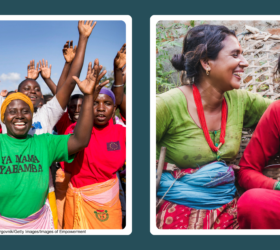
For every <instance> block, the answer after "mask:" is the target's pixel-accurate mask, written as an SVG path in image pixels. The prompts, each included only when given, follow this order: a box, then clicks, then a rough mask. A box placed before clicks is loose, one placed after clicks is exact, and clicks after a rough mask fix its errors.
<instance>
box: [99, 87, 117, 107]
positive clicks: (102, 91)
mask: <svg viewBox="0 0 280 250" xmlns="http://www.w3.org/2000/svg"><path fill="white" fill-rule="evenodd" d="M99 94H105V95H107V96H110V97H111V98H112V100H113V102H114V105H116V98H115V94H114V93H113V91H112V90H110V89H108V88H106V87H103V88H102V89H101V90H100V92H99Z"/></svg>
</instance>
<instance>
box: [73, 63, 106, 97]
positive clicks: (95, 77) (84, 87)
mask: <svg viewBox="0 0 280 250" xmlns="http://www.w3.org/2000/svg"><path fill="white" fill-rule="evenodd" d="M99 68H100V66H99V61H98V59H95V61H94V67H92V63H91V62H90V63H89V64H88V71H87V76H86V79H85V80H83V81H80V80H79V78H78V77H76V76H73V79H74V80H75V81H76V82H77V84H78V86H79V88H80V90H81V91H82V93H83V94H84V95H96V96H97V95H98V94H99V91H100V90H101V88H102V87H104V86H105V85H106V84H108V83H109V80H107V81H105V82H103V83H100V84H99V82H100V80H101V78H102V77H103V76H104V75H105V74H106V73H107V71H106V70H104V71H103V72H100V70H99Z"/></svg>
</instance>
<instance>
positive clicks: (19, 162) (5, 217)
mask: <svg viewBox="0 0 280 250" xmlns="http://www.w3.org/2000/svg"><path fill="white" fill-rule="evenodd" d="M0 29H1V31H2V34H5V35H3V36H2V39H1V49H0V50H1V60H0V65H1V72H0V88H1V89H0V91H1V96H0V106H1V134H0V138H1V139H0V141H1V144H0V156H1V165H0V229H13V230H17V229H23V230H25V229H54V230H55V229H124V228H125V227H126V159H127V156H126V119H127V118H126V85H125V84H126V65H127V64H126V43H127V41H126V35H127V34H126V32H127V31H126V23H125V22H124V21H115V20H106V21H105V20H97V21H93V20H85V21H78V20H77V21H52V20H50V21H43V20H41V21H40V20H36V21H0ZM31 31H33V32H31ZM112 38H113V39H112ZM129 68H131V65H130V67H129ZM128 94H129V93H128ZM130 98H131V97H129V99H130ZM129 168H130V169H129V171H131V165H130V167H129ZM129 182H131V180H129ZM129 202H131V201H129ZM129 207H131V206H129ZM130 213H131V211H130Z"/></svg>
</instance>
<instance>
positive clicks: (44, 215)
mask: <svg viewBox="0 0 280 250" xmlns="http://www.w3.org/2000/svg"><path fill="white" fill-rule="evenodd" d="M98 74H99V72H97V70H95V71H94V70H93V69H91V70H90V71H89V72H88V77H89V81H87V82H79V83H78V85H79V88H80V90H81V91H82V93H83V94H84V101H83V106H82V109H81V112H80V117H79V120H78V122H77V126H76V127H75V129H74V133H73V134H69V135H60V136H55V135H51V134H42V135H38V136H37V135H34V136H31V135H29V134H28V132H29V130H30V128H31V124H32V116H33V112H34V108H33V103H32V101H31V100H30V98H29V97H28V96H26V95H24V94H22V93H14V94H11V95H9V96H8V97H7V98H6V99H5V101H4V102H3V103H2V106H1V120H2V122H3V123H4V124H5V125H6V127H7V134H1V135H0V137H1V138H0V139H1V146H0V157H1V159H2V163H1V172H0V187H1V188H0V200H1V202H0V214H1V215H0V228H1V229H21V228H24V229H37V228H40V229H53V228H54V222H53V220H52V216H51V214H52V211H51V209H50V205H49V201H48V199H47V195H48V188H49V166H50V165H51V164H52V163H53V162H55V161H65V162H71V161H73V158H74V155H75V154H76V153H77V152H78V151H80V150H82V149H83V148H85V147H86V146H87V145H88V143H89V140H90V135H91V131H92V126H93V104H94V101H95V99H96V98H97V96H98V94H99V91H100V89H101V87H102V86H104V85H105V84H106V83H107V82H105V83H103V84H100V85H99V80H100V79H99V78H98ZM11 145H12V146H11Z"/></svg>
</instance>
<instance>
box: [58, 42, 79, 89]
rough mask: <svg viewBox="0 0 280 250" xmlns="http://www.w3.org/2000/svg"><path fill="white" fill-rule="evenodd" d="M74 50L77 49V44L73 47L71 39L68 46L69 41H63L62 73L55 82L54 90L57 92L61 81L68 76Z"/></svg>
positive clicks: (74, 53) (61, 83)
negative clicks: (63, 60) (63, 62)
mask: <svg viewBox="0 0 280 250" xmlns="http://www.w3.org/2000/svg"><path fill="white" fill-rule="evenodd" d="M76 50H77V46H75V47H74V49H73V41H71V42H70V47H69V41H67V42H66V43H65V45H64V47H63V50H62V53H63V56H64V59H65V64H64V67H63V70H62V73H61V75H60V78H59V81H58V83H57V88H56V92H58V90H59V89H60V88H61V87H62V85H63V83H64V82H65V81H66V78H67V76H68V73H69V70H70V67H71V63H72V61H73V59H74V57H75V55H76Z"/></svg>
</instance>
